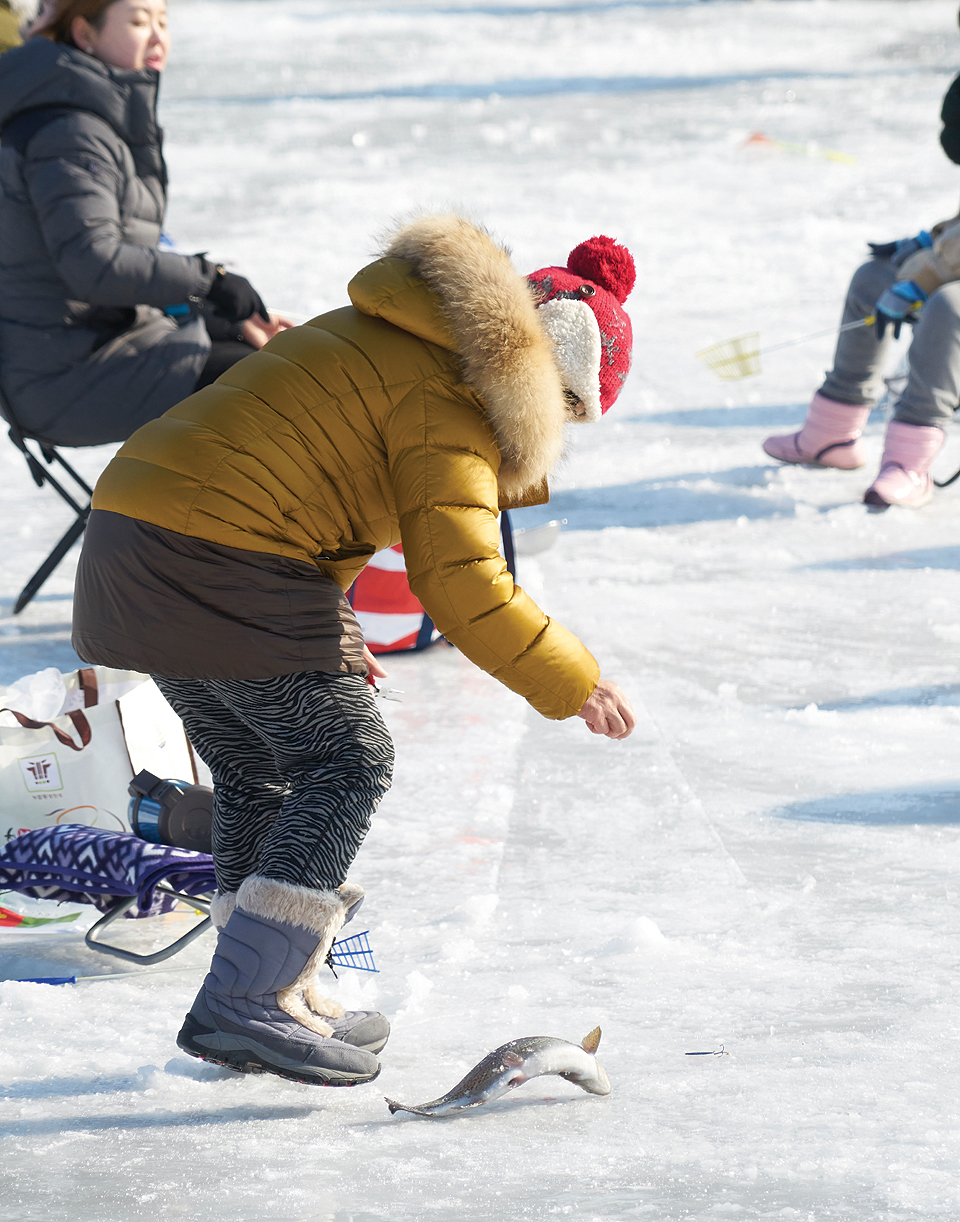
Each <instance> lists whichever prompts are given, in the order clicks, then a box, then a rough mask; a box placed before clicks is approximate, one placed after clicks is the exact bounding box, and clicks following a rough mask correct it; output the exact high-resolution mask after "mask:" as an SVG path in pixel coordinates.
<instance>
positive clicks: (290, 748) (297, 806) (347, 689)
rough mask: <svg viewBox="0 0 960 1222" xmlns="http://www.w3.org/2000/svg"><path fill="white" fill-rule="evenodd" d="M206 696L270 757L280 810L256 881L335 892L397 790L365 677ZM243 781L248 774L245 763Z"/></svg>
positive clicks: (246, 687)
mask: <svg viewBox="0 0 960 1222" xmlns="http://www.w3.org/2000/svg"><path fill="white" fill-rule="evenodd" d="M206 686H208V687H209V688H210V690H211V691H212V692H213V693H215V694H216V696H217V697H218V698H219V699H220V700H221V701H222V702H223V704H225V705H226V706H227V707H228V708H229V709H230V711H231V712H232V713H233V714H234V715H235V717H236V719H237V720H238V721H239V722H242V723H243V724H244V725H245V726H247V727H249V731H250V733H249V734H248V742H249V740H250V739H251V738H252V737H254V736H255V737H256V739H257V740H258V746H257V760H258V767H257V773H258V777H259V776H261V775H263V773H262V770H261V767H260V765H259V760H260V759H261V755H260V751H261V744H262V746H263V747H265V748H266V749H267V750H268V751H269V752H270V754H271V756H272V760H273V765H274V768H275V775H276V776H278V777H279V778H280V782H281V788H280V794H281V804H280V809H279V812H278V813H277V815H276V818H275V819H273V820H272V821H271V823H270V826H269V828H268V829H267V832H266V836H265V837H263V838H262V841H261V844H260V855H259V860H258V862H257V865H256V870H255V872H256V874H257V875H259V876H261V877H263V878H271V879H274V880H276V881H278V882H286V883H293V884H294V885H296V886H300V887H312V888H315V889H316V890H319V891H327V890H333V889H335V888H336V887H339V885H340V884H341V883H342V882H343V881H344V880H345V879H346V877H347V872H348V871H349V869H350V865H351V863H352V862H353V859H354V857H355V856H356V855H357V851H358V849H359V848H360V845H361V843H362V841H363V838H364V836H365V835H366V833H367V831H368V830H369V827H370V820H371V817H372V815H373V812H374V811H375V810H376V808H377V806H378V805H379V803H380V799H381V798H382V797H383V795H384V794H385V793H386V792H387V790H388V789H389V788H390V780H391V776H392V772H393V744H392V742H391V740H390V735H389V734H388V732H387V728H386V726H385V725H384V724H383V720H382V718H381V716H380V713H379V711H378V709H377V706H376V704H375V702H374V698H373V694H372V692H371V691H370V688H369V686H368V684H367V683H366V681H365V680H364V679H363V677H362V676H359V675H340V674H330V673H326V672H320V671H309V672H303V673H300V674H293V675H281V676H279V677H277V678H273V679H244V680H227V679H211V680H209V681H206ZM238 766H239V767H240V769H241V775H243V773H244V772H245V769H246V765H245V763H244V762H242V757H241V760H240V761H238Z"/></svg>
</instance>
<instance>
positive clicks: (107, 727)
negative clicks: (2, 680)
mask: <svg viewBox="0 0 960 1222" xmlns="http://www.w3.org/2000/svg"><path fill="white" fill-rule="evenodd" d="M16 703H20V704H21V705H23V708H17V707H16ZM0 709H2V710H3V711H2V712H0V845H2V844H6V843H7V842H8V841H9V840H11V839H12V838H13V837H14V836H19V835H20V833H21V832H25V831H31V830H32V829H34V828H37V827H45V826H47V825H49V824H51V823H85V824H88V825H90V826H91V827H99V828H103V830H104V831H115V832H120V831H122V832H128V831H130V830H131V829H130V824H129V822H128V819H127V806H128V803H129V800H130V798H129V794H128V793H127V786H128V785H129V784H130V781H131V779H132V777H133V776H134V775H135V774H136V773H137V772H139V771H140V770H141V769H143V768H146V769H148V770H149V771H150V772H153V773H154V774H155V775H157V776H159V777H164V778H175V779H179V780H184V781H193V782H196V781H199V782H200V783H201V784H205V785H209V784H210V774H209V771H208V770H207V769H206V768H205V767H204V766H203V764H202V763H201V762H200V761H199V760H198V759H197V758H196V756H195V755H194V752H193V749H192V747H191V745H190V742H189V740H188V739H187V736H186V734H185V732H184V729H183V725H182V723H181V721H180V719H179V717H177V715H176V713H174V711H173V709H171V708H170V706H169V704H167V702H166V700H164V698H163V696H162V695H161V693H160V690H159V688H158V687H157V686H156V684H155V683H154V682H153V680H152V679H150V677H149V676H148V675H141V674H137V673H136V672H134V671H119V670H111V669H109V668H108V667H105V666H91V667H85V668H84V669H83V670H80V671H76V672H74V673H73V674H69V675H61V674H60V673H59V672H58V671H56V670H53V669H52V668H51V669H49V670H46V671H41V672H39V674H37V675H30V676H27V678H26V679H21V680H19V681H18V682H17V683H15V684H14V685H13V686H12V687H10V688H7V689H5V690H4V689H0Z"/></svg>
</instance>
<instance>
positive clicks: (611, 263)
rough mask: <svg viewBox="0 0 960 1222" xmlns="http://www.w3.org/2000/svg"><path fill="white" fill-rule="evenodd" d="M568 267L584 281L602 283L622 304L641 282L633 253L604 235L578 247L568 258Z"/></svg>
mask: <svg viewBox="0 0 960 1222" xmlns="http://www.w3.org/2000/svg"><path fill="white" fill-rule="evenodd" d="M567 268H568V270H569V271H571V272H573V273H574V274H575V275H577V276H583V278H584V280H592V281H593V283H594V284H599V285H600V287H601V288H604V289H606V290H607V292H608V293H612V294H613V295H614V297H616V299H617V301H619V302H621V303H622V302H624V301H626V300H627V298H628V297H629V296H630V291H631V289H632V288H633V286H634V284H635V283H636V279H637V269H636V267H634V263H633V255H631V253H630V251H629V250H627V248H626V246H621V245H620V243H619V242H615V241H614V240H613V238H608V237H605V236H604V235H603V234H601V235H600V236H599V237H596V238H588V239H587V240H586V242H581V243H580V245H579V246H575V247H574V248H573V250H571V252H570V258H569V259H567Z"/></svg>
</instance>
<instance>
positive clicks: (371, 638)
mask: <svg viewBox="0 0 960 1222" xmlns="http://www.w3.org/2000/svg"><path fill="white" fill-rule="evenodd" d="M500 535H501V538H502V539H503V554H504V557H505V558H506V561H507V568H508V569H509V570H510V572H511V573H514V574H515V573H516V571H517V566H516V559H515V554H514V547H513V530H512V528H511V525H510V516H509V514H508V513H507V512H506V510H504V511H503V512H502V513H501V514H500ZM347 597H348V598H349V599H350V603H351V605H352V606H353V610H354V613H355V614H356V617H357V619H358V621H359V623H360V628H361V630H362V632H363V637H364V640H365V641H366V643H367V646H368V648H369V649H370V652H371V653H401V652H403V651H406V650H418V649H426V648H427V646H428V645H432V644H434V642H435V641H441V640H443V637H442V636H441V635H440V633H439V632H438V631H437V629H436V628H435V627H434V625H433V620H432V619H431V618H430V616H429V615H427V613H426V611H424V609H423V604H422V603H421V602H420V601H419V600H418V599H417V598H415V597H414V595H413V592H412V591H411V589H410V585H409V582H408V581H407V566H406V564H405V563H404V559H403V546H402V545H401V544H399V543H397V544H395V545H394V546H393V547H388V548H385V549H384V550H383V551H382V552H375V553H374V555H373V556H371V557H370V559H369V560H368V561H367V567H366V568H365V569H364V570H363V572H362V573H361V574H360V576H359V577H358V578H357V580H356V581H355V582H354V583H353V585H352V586H351V587H350V590H349V591H348V593H347Z"/></svg>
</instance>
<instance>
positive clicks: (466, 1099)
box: [386, 1027, 610, 1116]
mask: <svg viewBox="0 0 960 1222" xmlns="http://www.w3.org/2000/svg"><path fill="white" fill-rule="evenodd" d="M599 1045H600V1028H599V1027H594V1029H593V1030H592V1031H591V1032H590V1034H589V1035H585V1036H584V1037H583V1040H582V1041H581V1042H580V1043H579V1044H571V1043H570V1042H569V1041H568V1040H558V1039H554V1037H553V1036H551V1035H526V1036H523V1037H522V1038H520V1039H518V1040H511V1041H510V1042H509V1044H502V1045H501V1046H500V1047H499V1048H495V1049H494V1050H493V1052H488V1053H487V1055H486V1056H485V1057H484V1058H483V1060H482V1061H481V1062H480V1063H479V1064H478V1065H474V1067H473V1069H471V1070H470V1072H469V1073H468V1074H467V1076H466V1077H465V1078H464V1079H463V1080H462V1081H460V1082H458V1083H457V1084H456V1086H455V1087H454V1088H453V1089H452V1090H449V1091H447V1093H446V1094H445V1095H442V1096H441V1097H440V1098H439V1099H434V1100H432V1102H430V1103H421V1104H420V1106H419V1107H407V1105H406V1104H404V1103H397V1102H396V1101H395V1100H393V1099H387V1100H386V1104H387V1107H388V1108H389V1109H390V1112H391V1114H393V1113H395V1112H413V1113H414V1114H415V1115H417V1116H445V1115H447V1114H448V1113H449V1112H462V1111H466V1110H467V1108H471V1107H480V1106H481V1105H482V1104H484V1103H489V1102H490V1101H491V1099H499V1098H500V1096H501V1095H505V1094H506V1093H507V1091H508V1090H513V1089H514V1088H515V1087H517V1086H522V1085H523V1083H524V1082H529V1081H530V1079H531V1078H541V1077H543V1076H544V1075H545V1074H558V1075H559V1076H560V1077H561V1078H566V1080H567V1081H568V1082H575V1083H576V1084H577V1086H579V1087H582V1088H583V1090H585V1091H589V1092H590V1094H591V1095H609V1094H610V1079H609V1078H608V1077H607V1071H606V1070H605V1069H604V1068H603V1066H602V1065H601V1064H600V1062H599V1061H598V1060H597V1058H596V1056H595V1055H594V1054H595V1053H596V1051H597V1048H598V1047H599Z"/></svg>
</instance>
